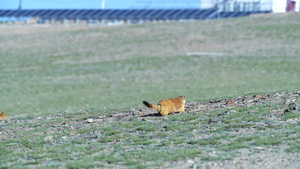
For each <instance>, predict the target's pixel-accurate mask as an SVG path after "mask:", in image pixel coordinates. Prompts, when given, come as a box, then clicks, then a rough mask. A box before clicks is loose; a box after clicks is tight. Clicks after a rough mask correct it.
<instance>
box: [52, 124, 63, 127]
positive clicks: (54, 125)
mask: <svg viewBox="0 0 300 169" xmlns="http://www.w3.org/2000/svg"><path fill="white" fill-rule="evenodd" d="M59 126H61V125H60V124H52V125H51V127H59Z"/></svg>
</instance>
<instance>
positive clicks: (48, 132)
mask: <svg viewBox="0 0 300 169" xmlns="http://www.w3.org/2000/svg"><path fill="white" fill-rule="evenodd" d="M51 133H52V132H51V131H45V132H44V134H51Z"/></svg>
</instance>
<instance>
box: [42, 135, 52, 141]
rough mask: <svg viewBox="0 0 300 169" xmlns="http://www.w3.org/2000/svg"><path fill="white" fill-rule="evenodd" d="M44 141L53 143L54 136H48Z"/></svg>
mask: <svg viewBox="0 0 300 169" xmlns="http://www.w3.org/2000/svg"><path fill="white" fill-rule="evenodd" d="M44 141H49V142H52V141H53V136H46V137H45V138H44Z"/></svg>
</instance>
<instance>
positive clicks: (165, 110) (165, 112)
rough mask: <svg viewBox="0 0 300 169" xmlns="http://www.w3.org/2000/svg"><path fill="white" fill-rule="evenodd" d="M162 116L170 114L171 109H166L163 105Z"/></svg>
mask: <svg viewBox="0 0 300 169" xmlns="http://www.w3.org/2000/svg"><path fill="white" fill-rule="evenodd" d="M159 113H160V114H161V115H162V116H166V115H168V114H169V110H168V109H166V108H165V107H161V109H160V112H159Z"/></svg>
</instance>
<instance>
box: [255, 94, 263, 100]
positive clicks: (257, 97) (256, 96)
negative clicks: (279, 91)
mask: <svg viewBox="0 0 300 169" xmlns="http://www.w3.org/2000/svg"><path fill="white" fill-rule="evenodd" d="M254 98H255V99H257V100H259V99H261V98H262V95H259V94H257V95H255V96H254Z"/></svg>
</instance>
